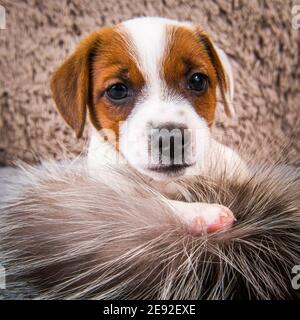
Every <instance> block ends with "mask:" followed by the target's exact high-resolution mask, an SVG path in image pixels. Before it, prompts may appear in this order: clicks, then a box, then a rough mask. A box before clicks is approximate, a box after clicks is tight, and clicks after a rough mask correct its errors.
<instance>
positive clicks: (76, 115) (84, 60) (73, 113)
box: [50, 32, 99, 138]
mask: <svg viewBox="0 0 300 320" xmlns="http://www.w3.org/2000/svg"><path fill="white" fill-rule="evenodd" d="M98 37H99V34H98V33H97V32H95V33H93V34H91V35H90V36H89V37H87V38H86V39H84V40H83V41H82V42H81V43H80V44H79V46H78V48H77V49H76V50H75V52H74V53H73V54H71V56H69V57H68V58H67V60H66V61H65V62H64V63H63V64H62V65H61V66H60V67H59V68H58V69H57V70H56V71H55V72H54V74H53V76H52V78H51V80H50V87H51V91H52V94H53V98H54V101H55V103H56V106H57V109H58V111H59V112H60V113H61V115H62V116H63V118H64V120H65V121H66V122H67V124H68V125H69V126H70V127H71V128H72V129H73V130H74V131H75V132H76V135H77V137H78V138H80V137H81V135H82V132H83V128H84V124H85V120H86V113H87V111H86V106H87V104H90V103H91V102H92V100H91V94H90V93H91V87H90V76H91V75H90V74H91V60H92V55H93V53H94V50H95V48H96V46H97V42H98Z"/></svg>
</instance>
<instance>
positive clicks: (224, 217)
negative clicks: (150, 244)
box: [189, 205, 235, 235]
mask: <svg viewBox="0 0 300 320" xmlns="http://www.w3.org/2000/svg"><path fill="white" fill-rule="evenodd" d="M234 221H235V218H234V215H233V213H232V212H231V210H230V209H228V208H226V207H224V206H222V205H211V206H210V207H207V210H204V211H203V212H202V215H201V216H198V217H196V218H194V219H193V221H192V223H191V224H190V226H189V230H190V233H191V234H192V235H202V234H205V233H212V232H216V231H218V230H221V229H223V230H224V229H229V228H230V227H231V226H232V224H233V222H234Z"/></svg>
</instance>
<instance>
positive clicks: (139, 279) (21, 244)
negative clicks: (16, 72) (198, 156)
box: [0, 160, 300, 299]
mask: <svg viewBox="0 0 300 320" xmlns="http://www.w3.org/2000/svg"><path fill="white" fill-rule="evenodd" d="M23 169H24V170H23V173H22V174H20V176H19V178H18V180H17V181H16V180H15V181H12V182H11V186H10V189H9V190H10V191H9V192H8V193H7V195H6V196H5V197H4V198H3V199H2V200H3V201H2V203H1V205H0V219H1V220H0V221H1V222H0V252H1V257H0V261H2V262H1V263H2V264H3V265H4V266H5V267H6V269H7V273H8V278H7V280H8V285H9V288H8V290H13V289H14V288H21V289H20V290H21V291H22V290H23V292H25V291H24V283H26V286H27V287H28V286H30V287H32V288H34V291H31V296H30V297H33V298H38V299H46V298H49V299H57V298H64V299H71V298H76V299H79V298H88V299H129V298H130V299H145V298H148V299H150V298H155V299H171V298H172V299H288V298H300V292H299V290H298V291H297V290H294V289H293V288H292V285H291V279H292V276H293V275H292V274H291V270H292V267H293V266H294V265H296V264H300V253H299V252H300V249H299V248H300V173H299V169H296V168H295V167H288V166H279V165H275V166H266V165H265V166H264V165H262V166H256V167H251V170H250V172H251V173H247V175H246V178H245V173H243V178H239V177H241V175H240V172H239V169H238V168H237V169H236V172H233V173H232V172H231V174H232V176H233V177H235V179H233V180H228V178H226V176H227V175H226V174H224V175H223V176H219V177H215V179H216V180H215V181H210V180H208V179H207V178H203V177H195V178H193V180H192V181H190V180H189V182H187V181H185V180H182V181H178V187H179V189H180V190H181V192H180V195H179V198H181V199H182V200H186V201H205V202H212V203H216V202H219V203H221V204H223V205H226V206H228V207H230V209H231V210H232V211H233V212H234V214H235V216H236V218H237V221H236V223H235V225H234V226H233V228H232V229H230V230H228V231H223V232H222V231H221V232H217V233H214V234H209V235H204V236H201V237H193V236H191V235H189V234H188V233H187V231H186V228H185V226H184V225H182V224H181V223H180V221H178V220H177V219H176V218H175V217H174V215H173V214H172V213H171V212H170V209H169V207H168V206H167V205H166V204H165V201H164V197H163V196H162V195H161V194H160V193H159V192H158V191H156V190H155V189H154V188H152V187H150V186H149V185H148V184H147V182H146V181H144V180H143V178H142V177H141V176H139V175H138V174H136V173H135V172H133V171H131V170H130V169H124V170H120V169H116V168H113V167H110V168H109V167H104V168H99V177H100V178H95V176H90V175H89V174H88V173H87V171H86V169H85V168H84V166H83V165H82V164H81V163H80V160H78V161H77V162H72V163H69V164H67V163H64V164H55V163H46V164H44V165H42V166H40V167H38V168H30V167H27V166H25V167H24V168H23ZM212 171H213V168H211V173H213V172H212ZM208 176H213V174H211V175H208ZM22 286H23V289H22ZM23 297H28V296H26V294H25V293H24V295H23Z"/></svg>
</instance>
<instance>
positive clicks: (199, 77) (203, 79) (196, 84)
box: [188, 73, 208, 92]
mask: <svg viewBox="0 0 300 320" xmlns="http://www.w3.org/2000/svg"><path fill="white" fill-rule="evenodd" d="M207 85H208V78H207V76H206V75H205V74H202V73H194V74H193V75H192V76H191V77H190V79H189V82H188V86H189V89H191V90H195V91H199V92H203V91H205V90H206V89H207Z"/></svg>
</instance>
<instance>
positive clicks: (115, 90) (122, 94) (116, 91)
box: [106, 82, 129, 100]
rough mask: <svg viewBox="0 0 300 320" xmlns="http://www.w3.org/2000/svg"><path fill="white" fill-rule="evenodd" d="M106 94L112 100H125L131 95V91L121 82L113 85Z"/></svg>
mask: <svg viewBox="0 0 300 320" xmlns="http://www.w3.org/2000/svg"><path fill="white" fill-rule="evenodd" d="M106 94H107V96H108V97H109V98H110V99H111V100H123V99H125V98H127V97H128V96H129V91H128V88H127V86H126V85H125V84H123V83H121V82H120V83H115V84H113V85H111V86H110V87H109V88H108V89H107V90H106Z"/></svg>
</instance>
